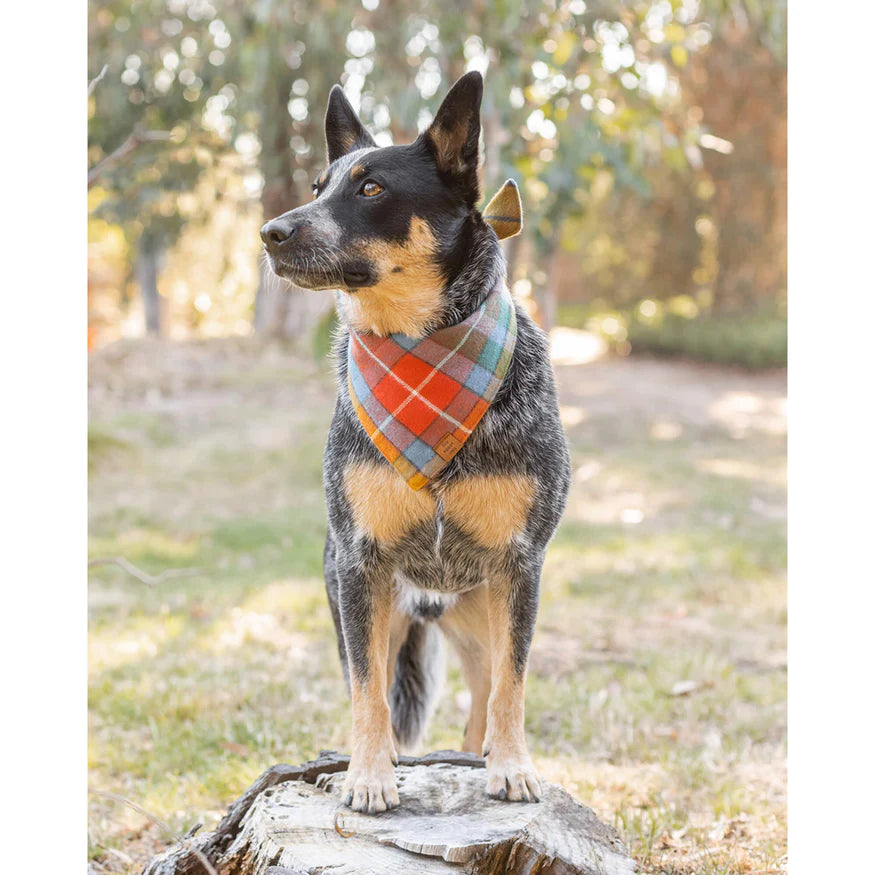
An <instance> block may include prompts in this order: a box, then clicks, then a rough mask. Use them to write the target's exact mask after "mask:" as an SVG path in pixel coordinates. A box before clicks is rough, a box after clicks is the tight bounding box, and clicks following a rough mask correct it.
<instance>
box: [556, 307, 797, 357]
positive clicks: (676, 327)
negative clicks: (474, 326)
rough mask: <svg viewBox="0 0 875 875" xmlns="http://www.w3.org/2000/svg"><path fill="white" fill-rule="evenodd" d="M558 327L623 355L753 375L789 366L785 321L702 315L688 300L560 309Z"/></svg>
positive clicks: (765, 314) (774, 315)
mask: <svg viewBox="0 0 875 875" xmlns="http://www.w3.org/2000/svg"><path fill="white" fill-rule="evenodd" d="M558 321H559V324H560V325H567V326H569V327H572V328H588V329H589V330H591V331H594V332H595V333H597V334H599V335H600V336H601V337H602V338H603V339H604V340H605V341H606V342H607V344H608V346H609V348H611V349H613V350H615V351H618V352H620V353H621V354H623V355H625V354H628V353H629V352H631V353H633V354H637V353H645V354H648V355H655V356H661V357H668V358H674V357H678V358H688V359H692V360H695V361H701V362H714V363H716V364H722V365H736V366H740V367H744V368H752V369H756V368H782V367H786V365H787V316H786V313H781V312H779V311H777V310H774V309H772V310H763V311H762V312H751V313H745V314H734V315H719V314H711V313H701V312H699V308H698V306H697V305H696V304H695V302H694V301H693V300H692V299H691V298H689V297H687V296H679V297H677V298H674V299H671V300H670V301H668V302H665V303H664V302H657V301H650V300H646V301H642V302H641V303H640V305H639V306H637V307H634V308H631V307H630V308H626V309H624V310H621V311H616V310H607V309H605V308H604V307H600V306H596V305H592V306H586V305H579V304H566V305H563V306H561V307H560V308H559V320H558Z"/></svg>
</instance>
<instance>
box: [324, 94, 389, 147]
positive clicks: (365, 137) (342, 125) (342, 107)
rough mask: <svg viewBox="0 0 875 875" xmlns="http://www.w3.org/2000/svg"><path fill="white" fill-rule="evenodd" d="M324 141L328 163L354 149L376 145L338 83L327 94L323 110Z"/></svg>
mask: <svg viewBox="0 0 875 875" xmlns="http://www.w3.org/2000/svg"><path fill="white" fill-rule="evenodd" d="M325 143H326V145H327V146H328V163H329V164H331V163H333V162H334V161H336V160H337V159H338V158H341V157H343V156H344V155H346V154H348V153H349V152H352V151H353V150H355V149H364V148H366V147H367V146H376V145H377V144H376V143H375V142H374V138H373V137H372V136H371V135H370V134H369V133H368V132H367V131H366V130H365V128H364V125H363V124H362V123H361V122H360V121H359V117H358V116H357V115H356V114H355V110H354V109H353V108H352V106H350V103H349V101H348V100H347V99H346V95H345V94H344V93H343V89H342V88H341V87H340V86H339V85H335V86H334V87H333V88H332V89H331V93H330V94H329V95H328V109H327V110H326V111H325Z"/></svg>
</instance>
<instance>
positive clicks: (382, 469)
mask: <svg viewBox="0 0 875 875" xmlns="http://www.w3.org/2000/svg"><path fill="white" fill-rule="evenodd" d="M343 485H344V489H345V491H346V497H347V499H348V501H349V503H350V506H351V507H352V515H353V520H354V521H355V525H356V528H358V529H359V530H360V531H362V532H365V533H366V534H368V535H370V536H371V537H372V538H375V539H376V540H377V541H382V542H384V543H387V544H394V543H397V542H398V541H400V540H401V538H403V537H404V535H406V534H407V532H409V531H410V530H411V529H412V528H413V527H414V526H416V525H418V524H419V523H423V522H425V521H426V520H429V519H432V518H433V517H434V515H435V510H436V506H435V501H434V498H432V496H431V495H430V494H429V493H428V492H427V491H426V490H424V489H423V490H420V491H419V492H414V491H413V490H412V489H411V488H410V487H409V486H408V485H407V483H406V482H405V481H404V480H402V479H401V477H400V476H399V475H398V473H397V472H396V471H395V469H394V468H389V467H387V466H386V465H371V464H353V465H347V467H346V469H345V470H344V472H343Z"/></svg>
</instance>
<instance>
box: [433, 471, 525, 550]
mask: <svg viewBox="0 0 875 875" xmlns="http://www.w3.org/2000/svg"><path fill="white" fill-rule="evenodd" d="M439 492H440V495H441V498H442V499H443V505H444V511H445V513H446V516H447V519H449V520H452V521H453V522H454V523H456V525H458V526H459V527H460V528H461V529H463V530H464V531H465V532H467V533H468V534H469V535H471V536H472V537H473V538H474V539H475V540H476V541H478V542H479V543H480V544H482V545H483V546H484V547H502V546H505V545H506V544H508V543H510V540H511V538H513V537H514V536H515V535H518V534H519V533H520V532H522V530H523V529H524V528H525V526H526V520H527V519H528V516H529V510H530V509H531V507H532V502H533V501H534V497H535V482H534V480H533V479H532V478H531V477H526V476H524V475H522V474H486V475H483V476H479V477H469V478H466V479H465V480H460V481H456V482H454V483H453V484H452V485H451V486H447V487H440V488H439Z"/></svg>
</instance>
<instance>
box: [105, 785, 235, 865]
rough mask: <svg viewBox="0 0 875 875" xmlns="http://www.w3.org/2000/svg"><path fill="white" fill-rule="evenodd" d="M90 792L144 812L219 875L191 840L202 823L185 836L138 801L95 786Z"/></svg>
mask: <svg viewBox="0 0 875 875" xmlns="http://www.w3.org/2000/svg"><path fill="white" fill-rule="evenodd" d="M88 792H89V793H90V794H91V795H92V796H100V797H102V798H103V799H111V800H112V801H113V802H121V803H122V805H127V806H128V808H132V809H133V810H134V811H136V812H138V813H139V814H142V815H143V817H145V818H147V819H148V820H151V821H152V823H154V824H155V826H157V827H158V828H159V829H160V830H162V831H163V832H164V834H165V835H167V836H169V837H170V838H171V839H173V840H174V841H177V842H179V844H181V845H182V846H183V847H185V848H187V849H188V850H189V851H191V853H192V854H193V855H194V856H195V857H196V858H197V860H198V862H200V864H201V865H202V866H203V867H204V869H205V870H206V872H207V873H208V875H219V873H218V872H216V869H215V867H214V866H213V864H212V863H211V862H210V861H209V860H208V859H207V858H206V857H205V856H204V854H203V852H202V851H201V849H200V848H199V847H198V846H197V845H196V844H195V843H194V842H192V841H190V839H191V837H192V836H193V835H194V834H195V833H196V832H197V831H198V829H199V828H200V824H197V825H196V826H193V827H192V828H191V829H190V830H189V831H188V832H187V833H186V834H185V835H184V836H181V835H179V833H177V832H175V831H174V830H172V829H171V828H170V827H169V826H168V825H167V824H166V823H164V821H163V820H161V818H159V817H156V816H155V815H154V814H152V812H151V811H146V809H145V808H143V806H142V805H138V804H137V803H136V802H134V801H132V800H131V799H127V798H126V797H124V796H119V794H118V793H110V792H109V791H108V790H95V789H94V788H93V787H89V788H88Z"/></svg>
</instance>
